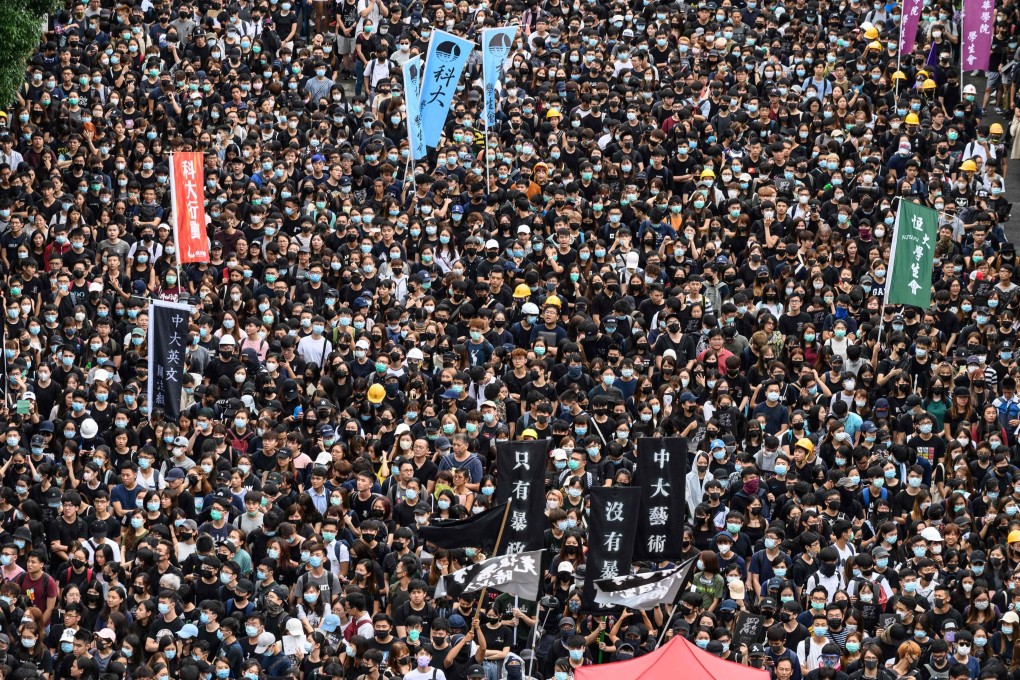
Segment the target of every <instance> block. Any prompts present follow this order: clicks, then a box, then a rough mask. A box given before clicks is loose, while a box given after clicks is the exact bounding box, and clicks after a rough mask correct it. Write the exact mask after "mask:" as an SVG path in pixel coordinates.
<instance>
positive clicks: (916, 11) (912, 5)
mask: <svg viewBox="0 0 1020 680" xmlns="http://www.w3.org/2000/svg"><path fill="white" fill-rule="evenodd" d="M923 7H924V0H903V18H902V19H901V20H900V57H901V58H902V57H906V56H909V55H910V53H911V52H913V51H914V44H915V43H916V42H917V24H918V23H919V22H920V21H921V9H922V8H923Z"/></svg>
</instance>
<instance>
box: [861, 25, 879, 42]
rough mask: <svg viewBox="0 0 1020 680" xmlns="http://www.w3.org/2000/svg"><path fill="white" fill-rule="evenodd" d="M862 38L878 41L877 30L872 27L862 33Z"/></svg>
mask: <svg viewBox="0 0 1020 680" xmlns="http://www.w3.org/2000/svg"><path fill="white" fill-rule="evenodd" d="M864 37H865V39H867V40H878V29H877V28H875V27H874V26H872V27H871V28H869V29H868V30H866V31H865V32H864Z"/></svg>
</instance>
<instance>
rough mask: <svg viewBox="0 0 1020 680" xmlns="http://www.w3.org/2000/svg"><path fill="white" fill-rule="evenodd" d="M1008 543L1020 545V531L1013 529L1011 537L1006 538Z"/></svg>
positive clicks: (1010, 533)
mask: <svg viewBox="0 0 1020 680" xmlns="http://www.w3.org/2000/svg"><path fill="white" fill-rule="evenodd" d="M1006 543H1020V529H1013V531H1011V532H1009V536H1006Z"/></svg>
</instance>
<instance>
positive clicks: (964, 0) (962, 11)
mask: <svg viewBox="0 0 1020 680" xmlns="http://www.w3.org/2000/svg"><path fill="white" fill-rule="evenodd" d="M966 13H967V0H962V2H961V3H960V38H961V41H960V101H963V51H964V50H963V38H964V35H965V34H964V27H965V26H966V25H967V20H966V19H965V18H964V17H965V15H966Z"/></svg>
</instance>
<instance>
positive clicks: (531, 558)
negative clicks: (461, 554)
mask: <svg viewBox="0 0 1020 680" xmlns="http://www.w3.org/2000/svg"><path fill="white" fill-rule="evenodd" d="M479 590H498V591H500V592H501V593H510V594H511V595H516V596H517V597H522V598H524V599H525V600H538V598H539V596H540V595H541V594H542V551H541V550H535V551H533V552H525V553H517V554H516V555H499V556H497V557H490V558H489V559H487V560H485V561H483V562H478V563H476V564H471V565H468V566H466V567H464V568H463V569H458V570H457V571H455V572H453V573H452V574H447V575H446V576H443V577H442V578H441V579H439V583H438V584H436V597H437V598H438V597H443V596H444V595H446V596H449V597H458V596H460V595H462V594H463V593H476V592H478V591H479Z"/></svg>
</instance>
